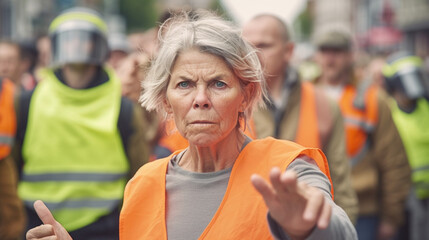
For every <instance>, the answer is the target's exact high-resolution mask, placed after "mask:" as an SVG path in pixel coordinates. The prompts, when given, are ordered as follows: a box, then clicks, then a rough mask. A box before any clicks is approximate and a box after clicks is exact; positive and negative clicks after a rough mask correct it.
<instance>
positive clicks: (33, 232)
mask: <svg viewBox="0 0 429 240" xmlns="http://www.w3.org/2000/svg"><path fill="white" fill-rule="evenodd" d="M54 235H55V233H54V228H53V227H52V225H50V224H46V225H40V226H38V227H35V228H32V229H30V230H28V232H27V234H26V235H25V237H26V239H27V240H32V239H42V238H44V237H48V236H54Z"/></svg>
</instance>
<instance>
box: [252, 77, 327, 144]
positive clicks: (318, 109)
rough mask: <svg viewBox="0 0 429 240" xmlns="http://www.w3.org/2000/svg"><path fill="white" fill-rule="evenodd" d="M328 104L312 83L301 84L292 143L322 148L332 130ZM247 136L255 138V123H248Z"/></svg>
mask: <svg viewBox="0 0 429 240" xmlns="http://www.w3.org/2000/svg"><path fill="white" fill-rule="evenodd" d="M332 124H333V122H332V116H331V115H330V107H329V102H328V99H327V98H326V96H325V95H324V94H323V93H322V92H320V91H317V90H316V89H315V87H314V85H313V84H312V83H309V82H303V83H301V103H300V109H299V121H298V129H297V131H296V136H295V140H294V142H296V143H298V144H301V145H303V146H305V147H312V148H323V146H324V144H325V142H326V139H327V137H328V136H329V133H330V131H331V128H332ZM249 126H250V127H249V129H246V132H245V133H246V134H247V135H248V136H252V137H255V138H256V136H257V134H256V132H255V129H256V128H255V123H254V121H253V120H250V121H249Z"/></svg>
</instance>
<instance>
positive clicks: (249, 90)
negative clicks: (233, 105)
mask: <svg viewBox="0 0 429 240" xmlns="http://www.w3.org/2000/svg"><path fill="white" fill-rule="evenodd" d="M254 92H255V84H254V83H252V82H251V83H248V84H247V85H246V86H245V87H244V94H243V95H244V98H243V101H242V102H241V106H240V112H244V111H246V109H247V108H248V107H249V99H250V98H251V97H252V96H253V94H254Z"/></svg>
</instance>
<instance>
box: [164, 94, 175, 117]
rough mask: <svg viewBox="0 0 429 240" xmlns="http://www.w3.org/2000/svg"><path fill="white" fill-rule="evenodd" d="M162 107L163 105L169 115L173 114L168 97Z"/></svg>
mask: <svg viewBox="0 0 429 240" xmlns="http://www.w3.org/2000/svg"><path fill="white" fill-rule="evenodd" d="M162 105H163V107H164V110H165V112H166V113H167V114H171V113H173V109H172V108H171V104H170V102H169V101H168V99H167V97H165V98H164V100H163V101H162Z"/></svg>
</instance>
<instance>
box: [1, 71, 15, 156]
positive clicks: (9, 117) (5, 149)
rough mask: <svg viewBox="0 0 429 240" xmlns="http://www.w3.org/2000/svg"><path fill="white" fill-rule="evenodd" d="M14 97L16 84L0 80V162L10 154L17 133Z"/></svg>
mask: <svg viewBox="0 0 429 240" xmlns="http://www.w3.org/2000/svg"><path fill="white" fill-rule="evenodd" d="M14 95H15V85H14V83H13V82H12V81H10V80H9V79H5V78H4V79H0V160H1V159H3V158H5V157H7V156H8V155H9V154H10V151H11V146H12V144H13V139H14V137H15V133H16V115H15V107H14V103H13V102H14Z"/></svg>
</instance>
